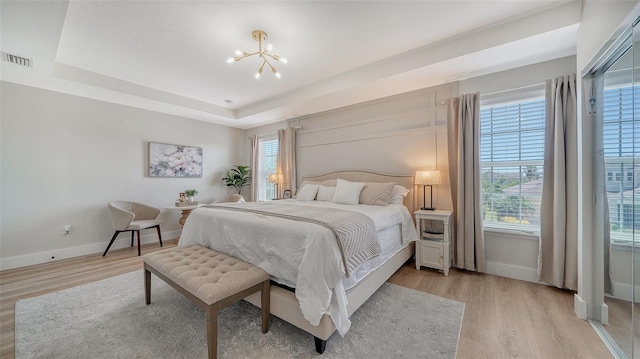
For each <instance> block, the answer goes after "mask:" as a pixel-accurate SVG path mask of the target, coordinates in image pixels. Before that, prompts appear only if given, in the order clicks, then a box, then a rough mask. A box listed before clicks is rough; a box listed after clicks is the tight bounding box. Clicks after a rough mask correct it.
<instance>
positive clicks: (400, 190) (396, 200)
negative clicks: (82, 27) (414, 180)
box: [389, 185, 409, 204]
mask: <svg viewBox="0 0 640 359" xmlns="http://www.w3.org/2000/svg"><path fill="white" fill-rule="evenodd" d="M407 193H409V190H408V189H407V188H406V187H403V186H400V185H395V186H393V191H391V199H390V200H389V204H404V197H405V196H406V195H407Z"/></svg>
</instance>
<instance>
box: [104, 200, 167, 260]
mask: <svg viewBox="0 0 640 359" xmlns="http://www.w3.org/2000/svg"><path fill="white" fill-rule="evenodd" d="M109 214H110V215H111V223H112V224H113V229H115V231H116V232H115V233H114V234H113V237H111V242H109V245H108V246H107V249H105V251H104V253H103V254H102V256H103V257H104V256H106V255H107V252H108V251H109V248H111V245H112V244H113V241H115V240H116V237H118V235H119V234H120V233H122V232H131V247H133V233H134V232H136V233H137V234H138V255H140V231H141V230H143V229H151V228H155V229H156V230H157V231H158V239H159V240H160V247H162V235H161V234H160V223H162V220H161V219H158V215H159V214H160V209H158V208H155V207H151V206H147V205H146V204H142V203H136V202H129V201H114V202H109Z"/></svg>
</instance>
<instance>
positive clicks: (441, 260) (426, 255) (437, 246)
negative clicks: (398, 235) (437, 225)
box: [414, 209, 453, 276]
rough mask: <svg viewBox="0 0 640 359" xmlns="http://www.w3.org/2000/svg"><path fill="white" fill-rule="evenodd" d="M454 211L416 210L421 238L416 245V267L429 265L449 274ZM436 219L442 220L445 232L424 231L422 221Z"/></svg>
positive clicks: (415, 214) (417, 227) (417, 226)
mask: <svg viewBox="0 0 640 359" xmlns="http://www.w3.org/2000/svg"><path fill="white" fill-rule="evenodd" d="M452 215H453V212H452V211H449V210H441V209H437V210H433V211H428V210H418V211H415V212H414V216H415V218H416V231H417V232H418V236H419V238H420V239H419V240H418V243H417V245H416V269H417V270H420V267H421V266H423V267H429V268H435V269H440V270H442V271H443V272H444V275H445V276H448V275H449V268H450V266H451V262H450V254H449V246H450V243H451V228H450V226H451V216H452ZM423 220H435V221H442V223H443V226H444V233H442V234H432V233H425V232H423V227H422V221H423Z"/></svg>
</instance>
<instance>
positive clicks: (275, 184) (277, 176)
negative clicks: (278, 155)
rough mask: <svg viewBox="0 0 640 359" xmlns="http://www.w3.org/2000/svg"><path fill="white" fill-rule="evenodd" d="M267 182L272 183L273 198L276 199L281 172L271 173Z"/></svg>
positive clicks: (280, 181)
mask: <svg viewBox="0 0 640 359" xmlns="http://www.w3.org/2000/svg"><path fill="white" fill-rule="evenodd" d="M269 183H273V190H274V191H275V192H274V195H275V198H273V199H278V183H282V173H272V174H270V175H269Z"/></svg>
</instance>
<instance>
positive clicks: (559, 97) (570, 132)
mask: <svg viewBox="0 0 640 359" xmlns="http://www.w3.org/2000/svg"><path fill="white" fill-rule="evenodd" d="M545 101H546V104H545V110H546V121H545V144H544V173H543V185H542V204H541V209H540V252H539V258H538V276H539V279H540V280H542V281H545V282H547V283H550V284H553V285H554V286H556V287H558V288H568V289H573V290H576V289H577V288H578V186H577V183H578V127H577V99H576V76H575V74H572V75H568V76H560V77H558V78H555V79H551V80H547V82H546V90H545Z"/></svg>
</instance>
